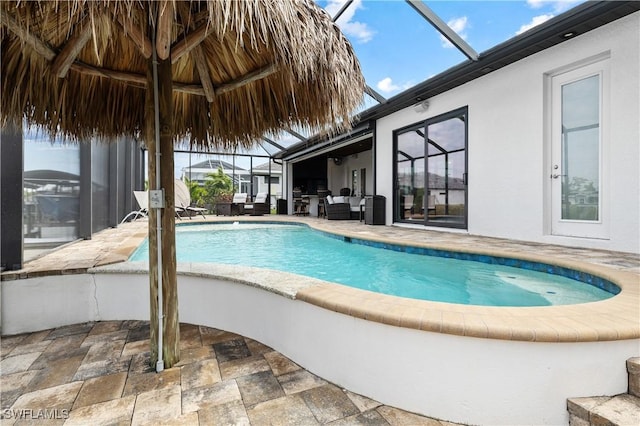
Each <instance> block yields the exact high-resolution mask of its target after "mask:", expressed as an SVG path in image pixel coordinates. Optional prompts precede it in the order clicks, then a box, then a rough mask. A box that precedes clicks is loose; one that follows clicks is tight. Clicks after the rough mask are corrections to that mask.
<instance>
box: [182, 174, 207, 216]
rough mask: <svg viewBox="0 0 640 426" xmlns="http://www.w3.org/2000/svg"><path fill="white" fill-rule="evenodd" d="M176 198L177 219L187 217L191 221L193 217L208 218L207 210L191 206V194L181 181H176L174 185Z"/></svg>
mask: <svg viewBox="0 0 640 426" xmlns="http://www.w3.org/2000/svg"><path fill="white" fill-rule="evenodd" d="M174 191H175V193H174V198H175V203H176V206H175V207H176V217H178V218H182V216H187V217H188V218H189V219H191V216H195V215H198V214H199V215H201V216H202V217H203V218H204V219H206V218H207V217H206V216H205V215H204V214H205V212H206V211H207V209H205V208H202V207H195V206H192V205H191V193H190V192H189V188H187V185H186V184H185V183H184V182H183V181H181V180H180V179H176V180H175V184H174Z"/></svg>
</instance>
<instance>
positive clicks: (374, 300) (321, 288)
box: [2, 216, 640, 342]
mask: <svg viewBox="0 0 640 426" xmlns="http://www.w3.org/2000/svg"><path fill="white" fill-rule="evenodd" d="M252 219H253V220H252ZM234 220H240V221H243V222H252V221H255V218H242V217H240V218H234ZM228 221H229V219H222V218H215V219H209V220H203V221H198V222H195V221H194V222H193V224H205V223H219V222H228ZM261 221H262V222H264V220H261ZM268 221H270V222H271V221H273V222H277V223H295V224H301V223H302V224H305V225H307V226H309V227H310V228H312V229H316V230H318V231H322V232H326V233H329V234H333V235H340V236H345V237H351V238H357V239H359V240H362V239H366V240H369V241H375V242H377V243H383V244H394V245H405V246H413V247H423V248H429V249H437V250H447V251H453V252H458V253H474V254H478V255H486V256H492V257H504V258H516V259H521V260H523V261H529V262H538V263H543V264H548V265H553V266H558V267H564V268H568V269H572V270H577V271H583V272H586V273H588V274H591V275H595V276H598V277H601V278H604V279H606V280H608V281H611V282H613V283H614V284H616V285H617V286H619V287H620V289H621V291H620V293H619V294H618V295H616V296H614V297H611V298H609V299H606V300H602V301H598V302H591V303H584V304H579V305H561V306H544V307H492V306H476V305H458V304H452V303H443V302H432V301H426V300H414V299H407V298H403V297H397V296H390V295H384V294H379V293H373V292H370V291H366V290H360V289H356V288H351V287H347V286H343V285H340V284H334V283H329V282H325V281H321V280H317V279H313V278H309V277H303V276H300V275H295V274H289V273H285V272H279V271H273V270H266V269H260V268H250V267H243V268H237V266H236V267H233V266H228V265H221V264H201V263H179V264H178V267H177V269H178V274H179V275H188V276H197V277H202V278H217V279H224V280H227V281H230V282H236V283H240V284H246V285H251V286H254V287H259V288H262V289H264V290H266V291H270V292H273V293H276V294H279V295H281V296H284V297H288V298H291V299H297V300H300V301H304V302H306V303H310V304H313V305H316V306H318V307H321V308H324V309H327V310H331V311H334V312H338V313H341V314H344V315H349V316H352V317H355V318H360V319H363V320H367V321H373V322H378V323H382V324H387V325H391V326H396V327H403V328H409V329H415V330H422V331H427V332H437V333H445V334H451V335H458V336H466V337H477V338H489V339H499V340H514V341H530V342H598V341H612V340H626V339H638V338H640V275H638V274H635V273H631V272H626V271H620V270H615V269H613V268H611V267H606V266H603V265H597V264H593V263H587V262H580V261H576V260H570V259H560V258H549V257H548V256H545V255H539V254H536V253H522V252H518V253H515V252H513V251H508V250H497V249H493V248H478V249H471V248H468V247H462V246H460V245H455V244H442V243H429V242H415V241H412V242H411V243H410V244H409V243H402V242H399V241H397V240H393V239H387V238H381V237H370V238H369V237H365V236H363V235H362V234H356V233H350V232H344V231H341V232H336V230H335V229H332V228H331V227H330V226H327V225H325V224H324V223H323V222H322V221H315V222H312V221H297V220H295V218H292V217H290V216H284V217H280V218H278V217H276V218H275V219H273V218H269V219H268ZM145 230H146V227H145ZM146 236H147V233H146V232H139V231H138V232H135V231H134V232H131V233H130V235H128V236H126V237H124V238H121V239H120V241H118V242H117V244H116V246H117V248H116V249H115V250H113V251H112V252H111V253H109V254H108V255H106V256H104V257H103V258H102V259H98V260H97V261H95V262H94V264H93V265H87V266H86V267H83V266H82V265H79V266H78V267H75V268H65V269H63V268H60V269H52V268H49V269H40V270H37V269H36V270H32V271H16V272H4V273H3V274H2V280H3V281H6V280H13V279H25V278H34V277H38V276H48V275H60V274H69V273H107V274H108V273H140V274H142V273H146V272H147V265H146V262H126V260H127V259H128V257H129V255H130V254H131V253H133V251H134V250H135V249H136V248H137V247H138V245H139V244H140V243H141V242H142V240H143V239H144V238H145V237H146ZM80 243H82V242H80Z"/></svg>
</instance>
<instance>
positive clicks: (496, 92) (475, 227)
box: [376, 13, 640, 252]
mask: <svg viewBox="0 0 640 426" xmlns="http://www.w3.org/2000/svg"><path fill="white" fill-rule="evenodd" d="M639 32H640V13H635V14H633V15H630V16H627V17H625V18H622V19H620V20H618V21H615V22H613V23H610V24H608V25H606V26H604V27H601V28H599V29H597V30H594V31H591V32H589V33H587V34H584V35H580V36H577V37H576V38H574V39H572V40H569V41H567V42H565V43H562V44H561V45H558V46H555V47H552V48H550V49H547V50H545V51H543V52H540V53H538V54H536V55H533V56H530V57H528V58H526V59H523V60H521V61H519V62H517V63H514V64H512V65H509V66H507V67H505V68H502V69H500V70H497V71H494V72H492V73H490V74H487V75H486V76H484V77H482V78H479V79H476V80H474V81H472V82H469V83H467V84H465V85H463V86H460V87H458V88H456V89H453V90H451V91H449V92H447V93H444V94H441V95H439V96H436V97H433V98H431V99H429V103H430V106H429V109H428V110H427V111H425V112H422V113H417V112H416V111H415V110H414V109H413V108H407V109H405V110H402V111H399V112H397V113H394V114H392V115H389V116H387V117H385V118H382V119H380V120H378V121H377V128H376V136H377V140H376V144H377V145H376V146H377V150H378V151H377V158H376V161H377V163H376V167H377V182H376V183H377V193H378V194H380V195H385V196H386V197H387V209H386V211H387V224H391V223H392V204H391V203H392V195H393V131H394V130H397V129H399V128H402V127H404V126H407V125H410V124H414V123H418V122H420V121H422V120H425V119H427V118H430V117H434V116H437V115H439V114H443V113H446V112H449V111H451V110H453V109H456V108H460V107H463V106H468V108H469V127H468V130H469V140H468V171H469V187H468V190H469V198H468V209H469V223H468V232H469V233H470V234H478V235H486V236H494V237H506V238H511V239H518V240H527V241H537V242H545V243H552V244H562V245H571V246H579V247H588V248H602V249H608V250H619V251H627V252H640V220H639V212H640V183H639V182H640V174H639V172H638V170H640V149H639V145H640V142H639V141H640V125H639V124H638V123H639V118H640V37H639V36H638V34H639ZM598 55H608V56H609V59H608V61H609V67H610V80H609V87H608V92H609V102H610V110H609V111H605V114H608V116H609V122H608V126H607V128H606V129H604V131H605V132H606V134H607V140H606V141H605V144H606V146H605V147H604V149H605V150H606V151H607V155H608V157H607V158H606V163H605V164H603V174H604V175H605V176H606V178H607V182H608V183H607V184H606V187H605V191H606V192H605V193H604V198H603V202H604V203H607V204H606V206H605V208H604V209H603V210H604V211H605V215H606V216H605V218H604V219H605V220H606V225H607V226H608V238H606V239H595V238H571V237H562V236H555V235H551V227H550V223H551V222H550V221H551V219H550V209H551V207H550V197H551V195H550V189H549V188H550V178H549V175H550V173H551V158H550V140H549V136H548V119H547V118H545V115H546V114H547V105H548V96H547V95H546V94H545V87H546V86H547V85H548V77H545V76H546V75H548V74H550V73H553V72H556V71H558V70H561V69H565V68H567V67H571V66H572V65H576V64H579V63H580V62H582V61H585V60H588V59H589V58H594V57H597V56H598ZM606 125H607V123H606V122H605V126H606Z"/></svg>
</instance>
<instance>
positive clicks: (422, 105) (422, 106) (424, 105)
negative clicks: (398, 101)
mask: <svg viewBox="0 0 640 426" xmlns="http://www.w3.org/2000/svg"><path fill="white" fill-rule="evenodd" d="M427 109H429V101H428V100H424V101H420V102H418V103H417V104H415V105H414V106H413V110H414V111H415V112H425V111H426V110H427Z"/></svg>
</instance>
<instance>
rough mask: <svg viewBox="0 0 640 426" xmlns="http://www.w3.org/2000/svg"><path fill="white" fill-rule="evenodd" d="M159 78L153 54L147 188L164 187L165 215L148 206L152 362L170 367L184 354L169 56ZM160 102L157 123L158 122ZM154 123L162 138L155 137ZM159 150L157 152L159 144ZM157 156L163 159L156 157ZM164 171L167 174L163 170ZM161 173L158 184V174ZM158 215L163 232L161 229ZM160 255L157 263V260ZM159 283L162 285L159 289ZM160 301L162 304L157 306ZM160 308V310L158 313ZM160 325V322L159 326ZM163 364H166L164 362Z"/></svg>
mask: <svg viewBox="0 0 640 426" xmlns="http://www.w3.org/2000/svg"><path fill="white" fill-rule="evenodd" d="M156 62H157V65H156V66H157V80H155V79H154V69H153V68H154V63H153V58H150V59H149V62H148V67H147V84H148V87H149V88H150V89H152V88H153V87H154V85H155V82H156V81H157V83H158V96H157V102H154V96H153V95H152V94H153V90H148V91H147V93H148V96H147V99H146V105H145V106H146V113H145V120H146V123H147V124H146V132H145V133H146V138H145V139H146V141H147V148H148V150H149V176H148V179H149V188H150V189H160V188H164V201H165V203H164V214H162V213H161V209H154V208H152V209H149V281H150V282H149V287H150V345H151V365H152V366H155V367H158V366H159V367H161V369H163V368H165V367H166V368H171V367H172V366H173V365H174V364H175V363H177V362H178V361H179V358H180V347H179V345H180V328H179V320H178V291H177V277H176V251H175V214H174V213H175V191H174V182H173V179H174V178H173V169H174V159H173V122H172V120H173V114H172V113H173V100H172V75H171V60H170V59H167V60H157V61H156ZM156 105H157V115H158V123H159V125H158V126H156V125H155V123H156V120H155V115H156ZM156 128H159V133H160V137H159V138H158V139H156V137H155V135H156ZM158 144H159V151H160V155H159V156H156V155H155V153H156V150H157V149H158ZM158 157H159V158H158ZM160 170H164V173H160ZM158 174H160V186H159V187H158V186H157V175H158ZM158 215H160V217H161V219H160V221H159V223H160V224H161V228H162V232H157V221H158ZM159 258H160V259H162V261H161V264H159V262H158V259H159ZM159 283H161V286H162V289H161V290H160V289H159V288H158V284H159ZM159 303H162V306H161V307H160V306H159ZM159 312H160V313H159ZM158 324H162V327H158V326H157V325H158ZM161 364H163V365H161Z"/></svg>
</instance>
